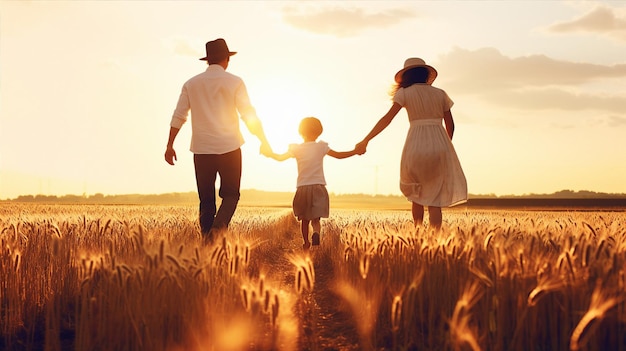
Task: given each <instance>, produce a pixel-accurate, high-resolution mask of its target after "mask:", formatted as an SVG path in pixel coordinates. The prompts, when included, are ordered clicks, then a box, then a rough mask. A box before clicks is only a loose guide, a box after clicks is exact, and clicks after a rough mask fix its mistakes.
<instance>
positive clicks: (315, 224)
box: [311, 218, 322, 245]
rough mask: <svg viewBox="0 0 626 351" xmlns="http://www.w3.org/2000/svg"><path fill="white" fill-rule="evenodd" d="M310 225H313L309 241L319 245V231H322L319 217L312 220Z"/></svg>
mask: <svg viewBox="0 0 626 351" xmlns="http://www.w3.org/2000/svg"><path fill="white" fill-rule="evenodd" d="M311 226H312V227H313V237H312V238H311V241H312V242H313V245H319V244H320V232H321V231H322V224H321V223H320V219H319V218H316V219H314V220H312V221H311Z"/></svg>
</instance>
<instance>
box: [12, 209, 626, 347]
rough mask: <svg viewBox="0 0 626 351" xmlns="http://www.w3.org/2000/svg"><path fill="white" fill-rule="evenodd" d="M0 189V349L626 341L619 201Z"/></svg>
mask: <svg viewBox="0 0 626 351" xmlns="http://www.w3.org/2000/svg"><path fill="white" fill-rule="evenodd" d="M196 219H197V209H196V207H194V206H86V205H80V206H79V205H75V206H74V205H22V204H2V205H0V230H1V232H0V244H1V246H0V277H2V279H0V333H1V334H0V349H6V350H38V349H42V350H67V349H71V350H156V351H158V350H168V351H169V350H250V349H253V350H301V349H306V350H316V349H342V350H357V349H360V350H378V349H393V350H606V349H620V348H622V349H626V337H625V336H624V335H626V333H624V332H625V331H626V324H625V323H626V321H625V319H624V297H625V295H626V287H625V278H624V276H625V274H624V273H625V272H624V267H625V259H626V218H625V216H624V213H623V212H565V211H561V212H556V211H553V212H539V211H497V210H464V209H456V210H448V211H444V226H443V229H442V230H441V231H434V230H431V229H430V228H429V227H428V225H426V226H424V227H420V228H414V227H413V225H412V223H411V221H410V214H409V212H408V211H384V212H379V211H374V210H358V211H357V210H337V209H336V210H333V211H332V214H331V218H329V219H325V220H324V221H323V230H322V245H321V246H320V247H318V248H314V249H313V250H310V251H308V252H305V251H302V250H301V249H300V247H301V237H300V235H299V229H298V223H297V221H296V220H295V219H294V218H293V216H292V215H291V213H290V211H289V210H288V209H262V208H245V207H244V208H240V209H239V210H238V211H237V213H236V215H235V217H234V220H233V223H232V226H231V229H230V230H229V232H228V233H227V235H226V236H224V237H222V238H220V239H219V240H218V241H217V242H216V243H215V244H213V245H208V246H207V245H205V244H203V242H202V241H201V239H200V238H199V236H198V234H197V233H198V229H197V224H196V222H197V220H196Z"/></svg>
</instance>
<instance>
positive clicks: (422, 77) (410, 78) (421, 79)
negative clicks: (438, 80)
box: [391, 67, 430, 96]
mask: <svg viewBox="0 0 626 351" xmlns="http://www.w3.org/2000/svg"><path fill="white" fill-rule="evenodd" d="M429 75H430V72H429V71H428V69H427V68H426V67H415V68H411V69H409V70H406V71H405V72H404V73H402V79H401V80H400V83H397V84H395V85H394V86H393V87H392V88H391V96H393V95H395V94H396V92H397V91H398V89H400V88H408V87H410V86H411V85H413V84H417V83H426V82H427V81H428V76H429Z"/></svg>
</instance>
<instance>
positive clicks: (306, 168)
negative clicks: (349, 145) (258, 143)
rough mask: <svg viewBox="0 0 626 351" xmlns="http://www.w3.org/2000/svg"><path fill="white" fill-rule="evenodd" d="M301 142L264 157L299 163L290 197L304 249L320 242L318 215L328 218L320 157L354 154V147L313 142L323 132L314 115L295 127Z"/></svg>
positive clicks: (327, 202)
mask: <svg viewBox="0 0 626 351" xmlns="http://www.w3.org/2000/svg"><path fill="white" fill-rule="evenodd" d="M298 131H299V132H300V135H301V136H302V139H303V140H304V143H302V144H291V145H289V149H288V151H287V152H285V153H284V154H275V153H273V152H272V153H269V154H266V156H268V157H271V158H273V159H275V160H276V161H284V160H286V159H288V158H291V157H293V158H295V159H296V161H297V163H298V182H297V185H296V186H297V188H296V194H295V195H294V198H293V213H294V215H295V216H296V217H297V218H298V220H299V221H301V231H302V239H303V240H304V244H303V245H302V248H303V249H305V250H306V249H308V248H309V247H310V246H311V244H313V245H319V244H320V231H321V224H320V218H322V217H324V218H328V210H329V200H328V192H327V191H326V180H325V178H324V167H323V159H324V156H326V155H329V156H332V157H334V158H338V159H341V158H346V157H350V156H353V155H356V152H355V151H354V150H352V151H344V152H338V151H334V150H332V149H331V148H329V147H328V143H326V142H323V141H316V140H317V138H318V137H319V136H320V134H322V131H323V128H322V123H321V122H320V121H319V120H318V119H317V118H315V117H306V118H304V119H303V120H302V121H301V122H300V127H299V128H298ZM309 223H310V224H311V226H312V227H313V235H312V236H311V241H309Z"/></svg>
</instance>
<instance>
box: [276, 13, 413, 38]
mask: <svg viewBox="0 0 626 351" xmlns="http://www.w3.org/2000/svg"><path fill="white" fill-rule="evenodd" d="M282 15H283V20H284V21H285V22H286V23H288V24H289V25H291V26H293V27H295V28H299V29H302V30H305V31H309V32H312V33H317V34H327V35H334V36H337V37H350V36H355V35H358V34H360V33H362V32H363V31H364V30H366V29H369V28H386V27H390V26H392V25H394V24H397V23H398V22H399V21H401V20H404V19H408V18H414V17H415V14H413V13H412V12H411V11H409V10H406V9H390V10H385V11H381V12H378V13H365V12H364V11H363V10H362V9H360V8H351V9H349V8H341V7H332V8H322V9H317V10H311V9H310V8H307V9H303V8H295V7H292V6H289V7H284V8H283V9H282Z"/></svg>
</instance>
